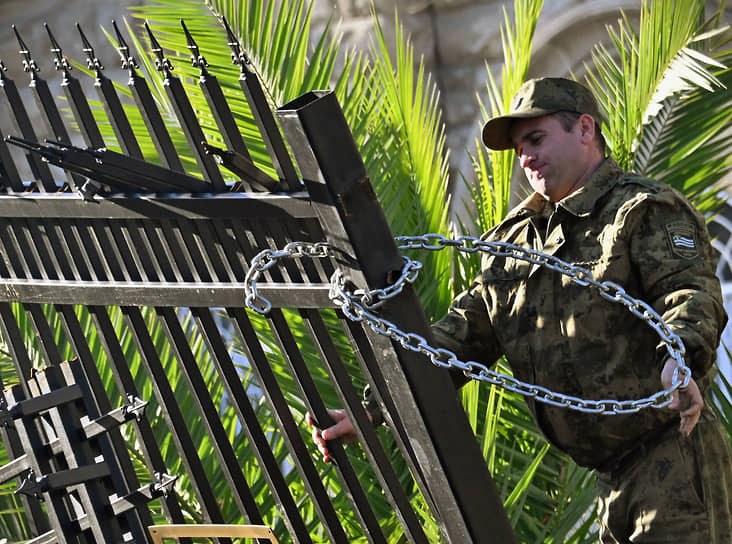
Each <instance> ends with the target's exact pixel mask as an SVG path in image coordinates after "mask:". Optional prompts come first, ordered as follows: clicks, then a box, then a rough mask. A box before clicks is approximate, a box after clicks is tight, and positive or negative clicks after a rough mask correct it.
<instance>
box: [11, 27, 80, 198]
mask: <svg viewBox="0 0 732 544" xmlns="http://www.w3.org/2000/svg"><path fill="white" fill-rule="evenodd" d="M13 32H15V37H16V38H17V40H18V44H19V45H20V54H21V55H23V57H24V60H23V66H24V68H25V69H26V71H28V72H29V74H30V76H31V81H30V84H29V87H30V89H31V90H32V92H33V96H34V97H35V99H36V103H37V104H38V109H39V111H40V113H41V117H42V118H43V120H44V121H45V122H46V125H47V127H48V129H49V130H50V131H51V134H53V137H54V139H55V140H58V141H60V142H65V143H71V138H70V136H69V133H68V131H67V130H66V126H65V125H64V122H63V119H62V118H61V113H60V112H59V110H58V106H56V102H55V101H54V99H53V95H52V94H51V90H50V89H49V87H48V83H47V82H46V80H45V79H43V78H41V77H38V71H39V68H38V65H37V64H36V61H35V60H34V59H33V58H32V57H31V54H30V50H29V49H28V47H27V46H26V45H25V42H24V41H23V38H21V36H20V33H19V32H18V29H17V27H16V26H15V25H13ZM65 173H66V179H67V181H68V183H69V186H70V187H71V189H72V190H75V191H76V190H78V189H79V188H80V187H82V186H83V185H84V179H83V178H82V177H80V176H79V175H78V174H74V173H72V172H69V171H65Z"/></svg>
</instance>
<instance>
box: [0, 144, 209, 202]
mask: <svg viewBox="0 0 732 544" xmlns="http://www.w3.org/2000/svg"><path fill="white" fill-rule="evenodd" d="M5 141H6V142H8V143H11V144H13V145H16V146H18V147H22V148H23V149H27V150H29V151H33V152H35V153H38V154H39V155H41V157H42V158H43V160H44V161H46V162H49V163H51V164H54V165H56V166H60V167H61V168H64V169H66V170H70V171H72V172H75V173H77V174H81V175H83V176H86V177H88V178H91V179H93V180H96V181H98V182H100V183H102V184H104V185H110V186H111V187H120V186H121V187H127V188H130V187H132V188H134V189H137V190H139V189H146V190H149V191H153V192H170V191H190V192H198V193H203V192H211V191H212V189H213V187H212V185H211V184H210V183H208V182H205V181H202V180H200V179H198V178H194V177H193V176H189V175H188V174H184V173H182V172H176V171H173V170H169V169H167V168H163V167H162V166H158V165H157V164H152V163H149V162H146V161H142V160H139V159H135V158H134V157H129V156H127V155H123V154H121V153H117V152H116V151H112V150H111V149H107V148H99V149H91V148H86V149H82V148H80V147H76V146H74V145H71V144H67V143H64V142H56V141H53V140H46V143H47V144H50V145H43V144H40V143H38V142H32V141H30V140H25V139H23V138H18V137H16V136H7V137H6V138H5Z"/></svg>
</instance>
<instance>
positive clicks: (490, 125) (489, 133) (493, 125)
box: [483, 108, 556, 151]
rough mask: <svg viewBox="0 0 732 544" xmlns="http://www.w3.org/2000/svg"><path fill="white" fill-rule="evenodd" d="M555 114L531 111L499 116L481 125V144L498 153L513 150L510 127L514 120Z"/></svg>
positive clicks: (540, 110)
mask: <svg viewBox="0 0 732 544" xmlns="http://www.w3.org/2000/svg"><path fill="white" fill-rule="evenodd" d="M551 113H556V111H555V110H544V109H538V108H536V109H531V110H527V111H522V112H520V113H511V114H509V115H501V116H500V117H494V118H493V119H490V120H489V121H488V122H487V123H486V124H485V125H483V143H484V144H485V145H486V147H488V148H489V149H494V150H496V151H500V150H502V149H513V140H511V125H512V124H513V120H514V119H529V118H532V117H542V116H544V115H549V114H551Z"/></svg>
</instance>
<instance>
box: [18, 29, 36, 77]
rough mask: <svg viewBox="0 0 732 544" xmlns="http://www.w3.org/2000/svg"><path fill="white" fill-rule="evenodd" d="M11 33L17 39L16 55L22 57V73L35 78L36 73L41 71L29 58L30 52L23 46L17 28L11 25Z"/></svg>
mask: <svg viewBox="0 0 732 544" xmlns="http://www.w3.org/2000/svg"><path fill="white" fill-rule="evenodd" d="M13 32H15V37H16V38H18V45H20V51H18V53H20V54H21V55H23V71H25V72H30V74H31V77H35V76H36V72H40V71H41V69H40V68H39V67H38V65H37V64H36V61H35V60H33V57H31V54H30V50H29V49H28V46H26V45H25V42H24V41H23V38H21V37H20V33H19V32H18V28H17V27H16V26H15V25H13Z"/></svg>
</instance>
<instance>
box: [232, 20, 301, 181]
mask: <svg viewBox="0 0 732 544" xmlns="http://www.w3.org/2000/svg"><path fill="white" fill-rule="evenodd" d="M221 21H222V23H223V25H224V28H225V29H226V34H227V36H228V39H229V47H230V48H231V58H232V61H233V63H234V64H236V65H238V66H239V70H240V74H239V85H240V86H241V88H242V90H243V91H244V95H245V97H246V99H247V102H248V103H249V108H250V110H251V112H252V115H253V116H254V120H255V122H256V123H257V126H258V127H259V131H260V133H261V135H262V138H263V139H264V143H265V145H266V147H267V151H268V152H269V155H270V157H271V158H272V162H273V164H274V167H275V170H276V171H277V175H278V176H279V178H280V184H281V185H282V187H283V189H284V190H285V191H294V190H297V189H298V188H299V187H300V186H301V183H300V179H299V177H298V175H297V171H296V170H295V165H294V164H293V162H292V158H291V157H290V154H289V152H288V150H287V146H286V145H285V141H284V139H283V138H282V134H281V133H280V129H279V127H278V126H277V121H276V120H275V117H274V115H273V114H272V110H271V109H270V107H269V104H268V102H267V98H266V97H265V95H264V91H263V90H262V85H261V83H260V82H259V77H258V76H257V74H255V73H254V72H253V71H252V70H251V69H250V66H251V62H250V61H249V58H248V57H247V56H246V54H245V53H244V51H242V49H241V45H240V44H239V40H238V39H237V37H236V35H235V34H234V32H233V31H232V30H231V27H230V26H229V23H228V22H227V21H226V18H225V17H222V18H221Z"/></svg>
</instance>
